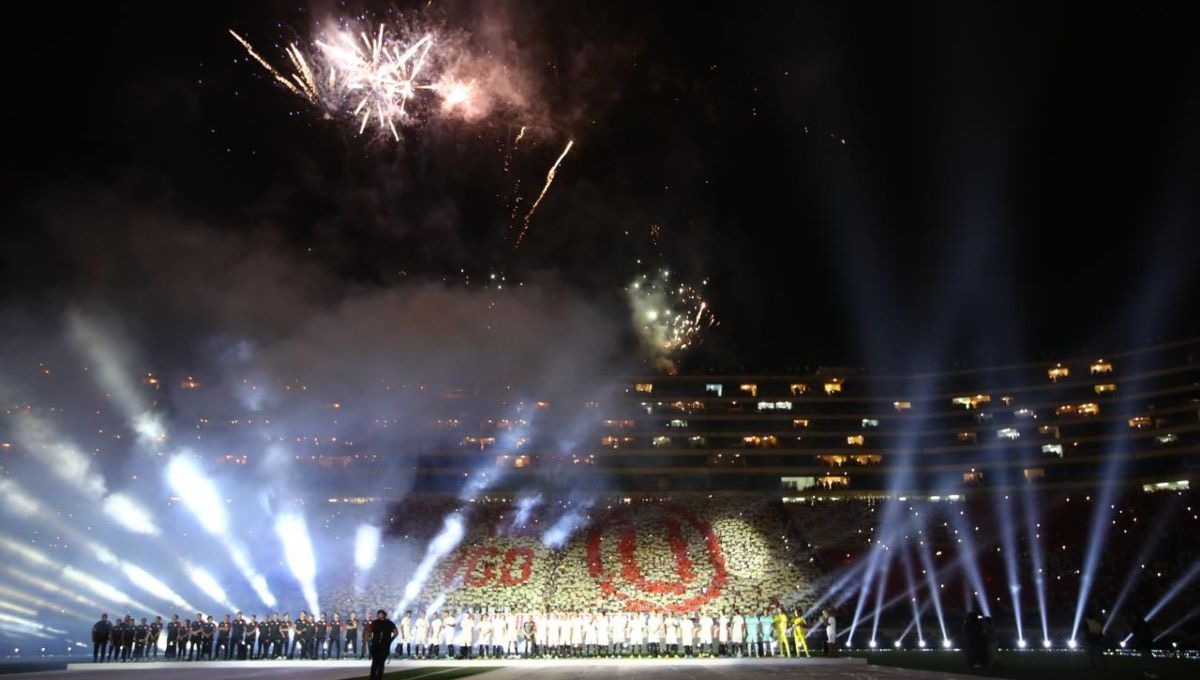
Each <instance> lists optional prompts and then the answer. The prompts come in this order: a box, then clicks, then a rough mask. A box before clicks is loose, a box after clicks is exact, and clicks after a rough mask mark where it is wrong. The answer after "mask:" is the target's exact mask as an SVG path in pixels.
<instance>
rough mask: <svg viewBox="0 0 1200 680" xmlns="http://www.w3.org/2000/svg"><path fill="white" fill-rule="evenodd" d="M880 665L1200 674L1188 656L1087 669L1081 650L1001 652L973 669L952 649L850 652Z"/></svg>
mask: <svg viewBox="0 0 1200 680" xmlns="http://www.w3.org/2000/svg"><path fill="white" fill-rule="evenodd" d="M848 654H849V655H850V656H857V657H863V658H866V659H867V661H868V663H871V664H874V665H877V666H895V667H897V668H912V669H917V670H928V671H943V672H947V673H957V674H960V675H978V676H982V677H989V678H1013V679H1014V680H1068V679H1070V680H1082V679H1084V678H1106V679H1107V678H1112V679H1114V680H1115V679H1117V678H1121V679H1126V678H1129V679H1134V678H1159V679H1162V680H1176V679H1179V680H1183V679H1184V678H1187V679H1188V680H1192V679H1193V678H1197V677H1200V662H1197V661H1188V660H1185V659H1142V658H1138V657H1132V656H1108V657H1105V658H1104V661H1105V666H1104V668H1101V669H1098V670H1091V669H1089V668H1088V662H1087V655H1086V654H1083V653H1081V652H1079V653H1072V652H1000V654H999V656H998V658H997V659H996V663H995V665H994V666H991V667H988V668H971V667H969V666H967V663H966V661H965V660H964V659H963V657H962V655H961V654H957V653H950V652H940V651H939V652H917V651H899V652H893V651H879V652H850V653H848Z"/></svg>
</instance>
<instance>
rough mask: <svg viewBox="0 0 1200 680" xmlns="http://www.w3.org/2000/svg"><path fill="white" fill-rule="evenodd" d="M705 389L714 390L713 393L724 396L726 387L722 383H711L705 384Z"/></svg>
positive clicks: (706, 390)
mask: <svg viewBox="0 0 1200 680" xmlns="http://www.w3.org/2000/svg"><path fill="white" fill-rule="evenodd" d="M704 391H705V392H712V393H713V394H715V395H717V396H718V397H720V396H724V392H725V387H724V386H722V385H721V383H709V384H707V385H705V386H704Z"/></svg>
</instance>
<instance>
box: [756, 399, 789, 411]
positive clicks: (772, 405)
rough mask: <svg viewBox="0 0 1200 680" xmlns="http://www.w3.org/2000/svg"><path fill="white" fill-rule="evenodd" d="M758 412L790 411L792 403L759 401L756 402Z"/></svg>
mask: <svg viewBox="0 0 1200 680" xmlns="http://www.w3.org/2000/svg"><path fill="white" fill-rule="evenodd" d="M758 410H759V411H790V410H792V402H790V401H760V402H758Z"/></svg>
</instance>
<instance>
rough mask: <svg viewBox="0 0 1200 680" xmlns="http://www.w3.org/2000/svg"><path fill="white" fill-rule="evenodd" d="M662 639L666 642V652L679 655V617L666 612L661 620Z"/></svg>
mask: <svg viewBox="0 0 1200 680" xmlns="http://www.w3.org/2000/svg"><path fill="white" fill-rule="evenodd" d="M663 640H665V641H666V644H667V653H669V654H670V655H671V656H679V618H678V617H676V616H675V615H673V614H667V618H666V619H664V620H663Z"/></svg>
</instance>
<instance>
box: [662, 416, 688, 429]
mask: <svg viewBox="0 0 1200 680" xmlns="http://www.w3.org/2000/svg"><path fill="white" fill-rule="evenodd" d="M687 426H688V421H686V420H679V419H678V418H676V419H675V420H672V421H670V422H669V423H667V427H687Z"/></svg>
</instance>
